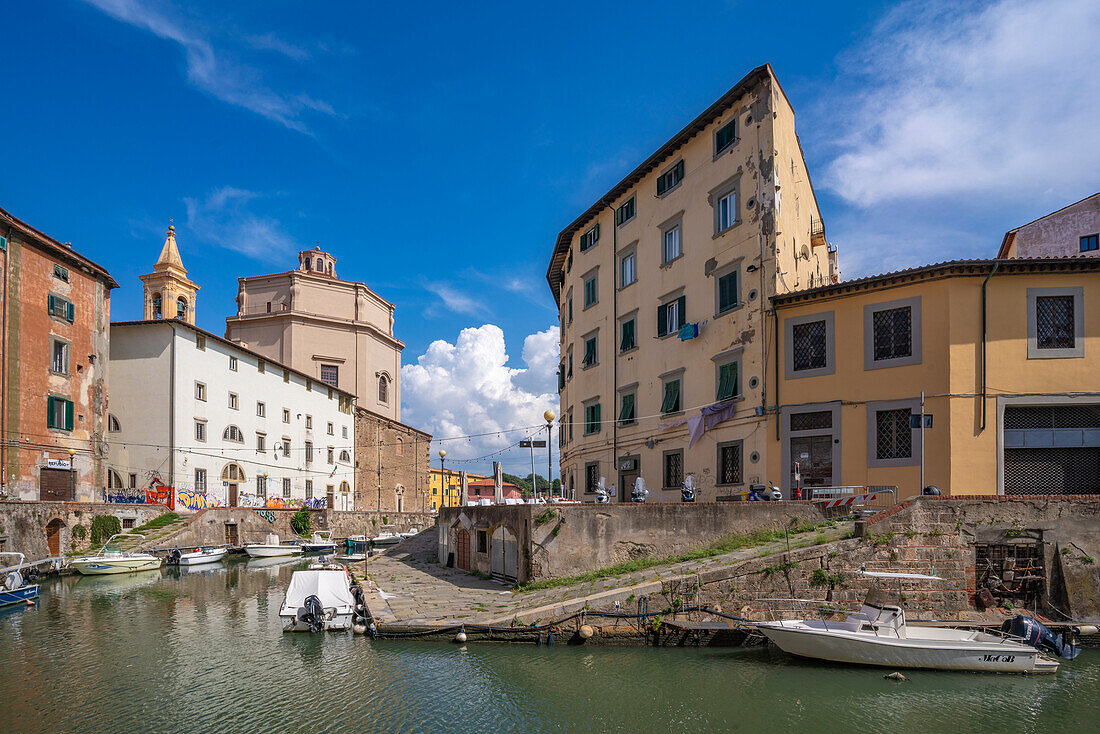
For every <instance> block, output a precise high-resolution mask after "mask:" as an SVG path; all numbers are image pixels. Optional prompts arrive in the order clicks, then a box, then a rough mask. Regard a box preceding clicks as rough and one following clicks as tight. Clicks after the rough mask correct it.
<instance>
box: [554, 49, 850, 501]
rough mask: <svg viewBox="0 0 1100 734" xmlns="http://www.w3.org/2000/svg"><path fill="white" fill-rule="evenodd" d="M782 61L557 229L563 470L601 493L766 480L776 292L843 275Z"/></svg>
mask: <svg viewBox="0 0 1100 734" xmlns="http://www.w3.org/2000/svg"><path fill="white" fill-rule="evenodd" d="M837 278H838V271H837V261H836V251H835V250H834V249H832V248H830V247H829V245H828V243H827V241H826V238H825V228H824V224H823V222H822V220H821V214H820V212H819V210H818V206H817V201H816V198H815V196H814V190H813V186H812V185H811V183H810V177H809V173H808V172H807V170H806V163H805V160H804V158H803V154H802V148H801V145H800V143H799V140H798V136H797V135H796V133H795V121H794V111H793V109H792V108H791V105H790V102H789V101H788V100H787V97H786V95H785V94H784V93H783V90H782V89H781V88H780V86H779V82H778V81H777V80H776V78H775V75H774V73H773V72H772V69H771V67H770V66H767V65H765V66H761V67H758V68H757V69H754V70H753V71H751V72H750V73H749V74H748V75H746V76H745V77H744V78H743V79H742V80H741V81H739V82H738V83H737V84H735V85H734V86H733V88H732V89H730V90H729V91H728V92H726V93H725V94H724V95H722V96H721V97H720V98H719V99H718V100H717V101H715V102H714V103H713V104H712V105H711V106H710V107H708V108H707V109H706V110H704V111H703V112H702V113H701V114H700V115H699V116H698V117H696V118H695V119H694V120H692V121H690V122H689V123H688V124H687V126H686V127H684V128H683V129H682V130H680V132H678V133H676V135H675V136H673V137H672V139H671V140H669V141H668V142H667V143H665V144H664V145H662V146H661V147H660V148H659V149H658V150H657V151H656V152H654V153H653V154H652V155H650V156H649V157H648V158H647V159H646V160H645V161H643V162H642V163H641V164H640V165H639V166H638V167H637V168H635V169H634V170H633V171H632V172H631V173H630V174H629V175H627V176H626V178H624V179H623V180H622V181H620V182H619V183H617V184H616V185H615V186H614V187H613V188H612V189H611V190H610V191H608V192H607V193H606V194H605V195H603V196H601V197H600V198H599V199H597V200H596V201H595V202H593V203H592V204H591V206H589V207H588V208H587V209H586V210H585V211H584V212H583V213H581V214H580V215H579V216H578V217H577V218H576V219H575V220H574V221H573V222H572V223H571V224H569V225H568V226H567V227H566V228H565V229H563V230H562V231H561V232H560V234H559V235H558V237H557V240H556V242H555V245H554V250H553V254H552V256H551V259H550V264H549V268H548V270H547V281H548V283H549V285H550V289H551V291H552V293H553V295H554V299H555V302H556V303H557V305H558V313H559V319H560V323H561V345H560V349H561V363H560V365H559V379H558V389H559V395H560V410H559V416H560V431H559V434H560V435H559V441H560V443H561V473H562V474H561V475H562V480H563V486H564V488H565V492H566V495H567V496H568V495H570V494H572V495H573V496H574V497H576V499H581V500H584V499H587V500H591V499H592V498H593V497H594V493H595V490H596V486H597V484H598V482H599V480H600V478H604V479H605V481H606V484H607V486H608V487H611V486H615V487H616V490H615V492H614V493H613V501H629V499H630V490H631V488H632V487H633V486H634V483H635V480H636V479H637V478H638V477H642V478H643V479H644V480H645V482H646V485H647V486H648V488H649V489H650V490H651V491H652V492H653V494H652V495H651V496H650V497H649V499H648V501H650V502H672V501H675V502H678V501H679V499H680V493H679V489H680V487H681V484H682V482H683V481H684V480H685V478H686V477H687V476H688V475H691V476H692V477H693V478H694V482H695V486H696V489H697V496H698V497H699V499H700V500H701V501H716V500H717V501H722V500H733V499H737V498H738V497H739V496H740V495H741V494H742V493H743V492H744V491H745V489H746V488H747V487H748V486H749V485H750V484H752V483H757V482H762V481H763V480H764V479H765V474H766V467H767V466H768V463H767V452H768V447H769V444H770V442H769V441H768V434H767V426H766V422H767V418H766V415H765V408H766V406H767V404H768V402H769V400H768V399H767V396H766V393H765V380H766V377H765V372H766V370H767V350H766V348H765V344H766V338H767V334H768V331H769V329H771V328H773V327H772V325H771V324H770V323H769V321H770V319H769V317H768V315H767V314H768V313H769V310H770V302H769V298H770V297H771V296H772V295H774V294H776V293H786V292H789V291H793V290H798V289H805V288H810V287H814V286H821V285H825V284H828V283H833V282H835V281H836V280H837Z"/></svg>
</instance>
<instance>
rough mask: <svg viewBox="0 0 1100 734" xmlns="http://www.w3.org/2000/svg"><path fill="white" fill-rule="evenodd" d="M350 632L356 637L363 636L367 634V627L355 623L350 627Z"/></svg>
mask: <svg viewBox="0 0 1100 734" xmlns="http://www.w3.org/2000/svg"><path fill="white" fill-rule="evenodd" d="M351 631H352V632H354V633H355V634H357V635H365V634H366V633H367V625H365V624H361V623H359V622H356V623H355V624H353V625H352V626H351Z"/></svg>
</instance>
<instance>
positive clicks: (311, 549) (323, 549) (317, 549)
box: [302, 543, 336, 553]
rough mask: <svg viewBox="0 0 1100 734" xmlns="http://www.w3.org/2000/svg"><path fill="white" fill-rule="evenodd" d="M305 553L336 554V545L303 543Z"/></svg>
mask: <svg viewBox="0 0 1100 734" xmlns="http://www.w3.org/2000/svg"><path fill="white" fill-rule="evenodd" d="M302 552H303V553H335V552H336V544H335V543H303V544H302Z"/></svg>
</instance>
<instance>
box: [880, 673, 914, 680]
mask: <svg viewBox="0 0 1100 734" xmlns="http://www.w3.org/2000/svg"><path fill="white" fill-rule="evenodd" d="M882 677H883V678H885V679H886V680H897V681H902V680H909V679H908V678H906V677H905V676H904V675H902V674H901V673H898V672H897V671H895V672H893V673H887V674H886V675H884V676H882Z"/></svg>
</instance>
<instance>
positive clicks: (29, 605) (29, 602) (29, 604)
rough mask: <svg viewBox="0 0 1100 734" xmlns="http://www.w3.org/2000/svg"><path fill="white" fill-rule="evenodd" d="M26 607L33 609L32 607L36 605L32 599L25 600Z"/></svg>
mask: <svg viewBox="0 0 1100 734" xmlns="http://www.w3.org/2000/svg"><path fill="white" fill-rule="evenodd" d="M27 606H28V607H33V606H37V604H36V602H35V601H34V599H27Z"/></svg>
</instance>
